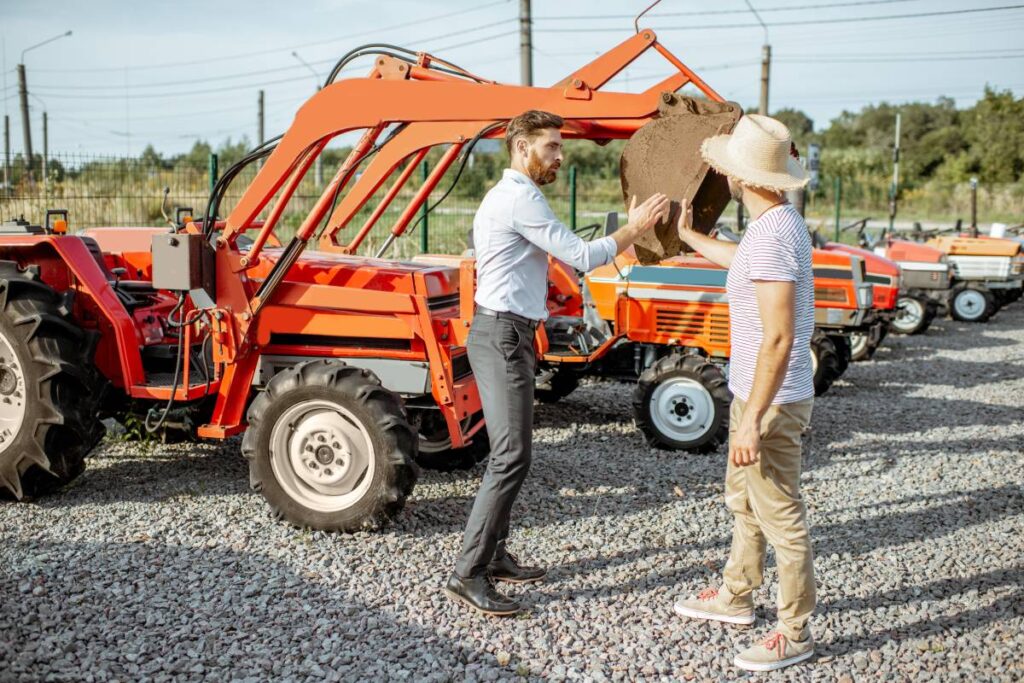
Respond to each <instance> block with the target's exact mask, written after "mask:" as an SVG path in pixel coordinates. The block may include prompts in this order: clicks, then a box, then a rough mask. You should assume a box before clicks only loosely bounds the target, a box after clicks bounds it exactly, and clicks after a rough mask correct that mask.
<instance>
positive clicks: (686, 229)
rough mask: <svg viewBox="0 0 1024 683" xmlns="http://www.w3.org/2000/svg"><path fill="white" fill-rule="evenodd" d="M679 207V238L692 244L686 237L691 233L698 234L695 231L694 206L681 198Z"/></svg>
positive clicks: (677, 223) (677, 228)
mask: <svg viewBox="0 0 1024 683" xmlns="http://www.w3.org/2000/svg"><path fill="white" fill-rule="evenodd" d="M679 209H680V210H679V220H677V221H676V230H677V231H678V232H679V239H681V240H683V241H684V242H686V243H687V244H690V242H689V241H688V240H687V239H686V238H687V237H688V236H689V235H690V234H696V233H694V232H693V207H692V206H691V205H690V202H688V201H686V200H685V199H681V200H679ZM691 246H692V245H691Z"/></svg>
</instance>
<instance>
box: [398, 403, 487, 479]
mask: <svg viewBox="0 0 1024 683" xmlns="http://www.w3.org/2000/svg"><path fill="white" fill-rule="evenodd" d="M418 418H419V419H418V420H414V423H415V424H416V427H417V432H418V433H419V450H418V452H417V454H416V464H417V465H419V466H420V467H422V468H423V469H427V470H436V471H438V472H454V471H456V470H469V469H473V467H475V466H476V464H477V463H480V462H483V461H484V460H485V459H486V458H487V456H488V454H490V452H491V444H490V440H489V439H488V437H487V427H486V426H484V427H481V428H480V431H478V432H477V433H476V434H474V435H473V440H472V443H470V444H469V445H468V446H463V447H462V448H452V447H451V443H452V440H451V436H450V435H449V433H448V424H447V423H446V422H445V421H444V418H443V417H442V416H441V414H440V412H439V411H437V410H434V409H427V410H422V411H420V415H419V416H418Z"/></svg>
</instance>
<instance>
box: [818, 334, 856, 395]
mask: <svg viewBox="0 0 1024 683" xmlns="http://www.w3.org/2000/svg"><path fill="white" fill-rule="evenodd" d="M810 351H811V367H812V368H814V395H815V396H821V395H822V394H824V393H825V392H826V391H828V390H829V387H831V386H832V383H833V382H835V381H836V380H837V379H839V377H840V376H842V374H843V371H842V369H841V367H842V365H843V363H842V355H843V354H842V352H841V351H840V350H839V349H837V348H836V344H835V342H834V341H833V337H830V336H829V335H827V334H822V333H821V332H818V331H816V332H815V334H814V335H813V336H812V337H811V349H810ZM847 365H848V363H847Z"/></svg>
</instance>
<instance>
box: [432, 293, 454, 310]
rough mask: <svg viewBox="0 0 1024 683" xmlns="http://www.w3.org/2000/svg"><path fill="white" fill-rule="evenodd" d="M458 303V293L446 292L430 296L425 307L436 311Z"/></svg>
mask: <svg viewBox="0 0 1024 683" xmlns="http://www.w3.org/2000/svg"><path fill="white" fill-rule="evenodd" d="M458 305H459V293H458V292H455V293H454V294H446V295H444V296H432V297H430V298H429V299H427V308H429V309H430V310H432V311H438V310H441V309H442V308H450V307H452V306H458Z"/></svg>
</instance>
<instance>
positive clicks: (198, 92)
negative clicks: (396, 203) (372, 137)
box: [8, 31, 517, 100]
mask: <svg viewBox="0 0 1024 683" xmlns="http://www.w3.org/2000/svg"><path fill="white" fill-rule="evenodd" d="M515 33H517V31H505V32H503V33H496V34H494V35H489V36H484V37H482V38H477V39H475V40H469V41H464V42H459V43H455V44H453V45H446V46H444V47H440V48H436V49H434V50H430V52H435V53H438V54H440V53H442V52H445V51H448V50H454V49H457V48H462V47H467V46H470V45H477V44H479V43H484V42H488V41H491V40H496V39H497V38H503V37H505V36H509V35H513V34H515ZM449 35H450V34H449ZM434 39H436V38H431V39H430V40H434ZM330 61H331V62H332V63H333V62H334V61H335V60H330ZM356 70H359V69H358V68H356V67H352V68H349V69H344V70H343V71H342V73H345V72H349V71H356ZM308 78H309V77H308V76H295V77H290V78H279V79H276V80H271V81H257V82H252V83H243V84H239V85H225V86H220V87H216V88H206V89H202V90H187V91H178V92H161V93H143V94H133V93H131V92H127V91H125V90H123V89H122V90H121V92H119V93H118V94H117V95H107V94H96V95H90V94H80V95H76V94H71V95H68V94H67V93H66V92H65V91H64V89H63V88H62V87H60V88H56V89H53V90H47V89H46V88H43V87H41V86H40V87H37V88H33V90H34V91H36V92H39V93H40V94H42V95H44V96H45V95H51V96H52V95H63V96H64V97H65V98H66V99H72V100H109V99H110V98H111V97H117V98H118V99H125V98H126V99H131V100H142V99H162V98H167V97H187V96H192V95H205V94H212V93H222V92H228V91H235V90H251V89H252V88H260V87H265V86H269V85H280V84H282V83H300V82H302V83H307V82H308ZM51 87H53V86H51ZM110 87H117V86H110ZM124 87H135V86H124ZM90 90H91V88H90ZM15 96H16V95H8V97H15Z"/></svg>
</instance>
